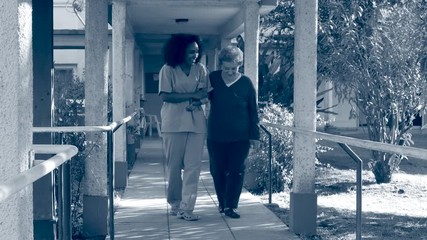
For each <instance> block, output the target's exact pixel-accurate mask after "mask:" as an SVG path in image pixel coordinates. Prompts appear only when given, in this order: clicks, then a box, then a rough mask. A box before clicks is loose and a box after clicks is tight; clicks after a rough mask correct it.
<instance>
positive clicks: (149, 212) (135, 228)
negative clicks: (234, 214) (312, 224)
mask: <svg viewBox="0 0 427 240" xmlns="http://www.w3.org/2000/svg"><path fill="white" fill-rule="evenodd" d="M141 145H142V146H141V150H140V154H139V156H138V158H137V161H136V163H135V165H134V167H133V169H132V172H131V174H130V176H129V184H128V187H127V188H126V190H125V192H124V194H123V196H122V198H121V200H120V201H118V203H117V204H118V207H117V211H116V213H115V239H133V240H134V239H143V240H160V239H161V240H166V239H173V240H178V239H183V240H184V239H186V240H187V239H203V240H216V239H218V240H219V239H221V240H228V239H230V240H232V239H239V240H258V239H259V240H264V239H266V240H267V239H268V240H274V239H286V240H287V239H299V238H298V237H297V236H296V235H295V234H293V233H291V232H290V231H289V229H288V227H287V226H286V225H284V224H283V222H282V221H280V219H278V218H277V217H276V216H275V215H274V214H273V213H272V212H271V211H270V210H268V209H267V208H266V207H265V206H264V205H263V204H262V203H260V201H259V200H258V198H256V197H255V196H252V195H251V194H250V193H248V192H247V191H244V192H243V193H242V196H241V200H240V203H239V212H240V214H241V218H240V219H230V218H228V217H226V216H224V215H221V214H219V213H218V211H217V201H216V195H215V190H214V187H213V182H212V178H211V176H210V174H209V168H208V166H209V165H208V157H207V152H206V151H205V153H204V157H203V167H202V173H201V177H200V182H199V189H198V198H197V203H196V208H195V211H194V213H195V214H197V215H200V217H201V218H200V219H199V221H195V222H187V221H185V220H182V219H177V218H176V217H173V216H169V215H168V210H169V207H168V204H167V202H166V198H165V189H166V183H165V175H164V165H163V162H164V157H163V153H162V144H161V140H160V139H159V138H155V137H147V138H145V139H144V140H143V141H142V143H141Z"/></svg>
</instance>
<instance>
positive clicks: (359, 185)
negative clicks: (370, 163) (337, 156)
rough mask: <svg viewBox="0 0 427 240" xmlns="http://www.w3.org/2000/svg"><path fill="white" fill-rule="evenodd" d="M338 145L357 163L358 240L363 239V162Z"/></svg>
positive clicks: (343, 146) (344, 146)
mask: <svg viewBox="0 0 427 240" xmlns="http://www.w3.org/2000/svg"><path fill="white" fill-rule="evenodd" d="M338 145H339V146H340V147H341V148H342V149H343V150H344V151H345V152H346V153H347V154H348V155H349V156H350V157H351V158H352V159H353V160H354V161H355V162H356V163H357V171H356V184H357V185H356V186H357V187H356V240H361V239H362V167H363V165H362V164H363V161H362V159H360V157H359V156H357V154H356V153H355V152H354V151H353V150H352V149H351V148H350V147H349V146H348V145H347V144H343V143H338Z"/></svg>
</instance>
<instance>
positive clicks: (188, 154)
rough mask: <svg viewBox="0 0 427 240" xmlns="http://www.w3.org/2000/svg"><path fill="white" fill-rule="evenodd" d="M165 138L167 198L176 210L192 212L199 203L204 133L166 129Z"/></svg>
mask: <svg viewBox="0 0 427 240" xmlns="http://www.w3.org/2000/svg"><path fill="white" fill-rule="evenodd" d="M162 138H163V147H164V151H165V156H166V169H167V180H168V187H167V201H168V203H169V204H170V205H171V207H172V209H174V210H178V209H180V210H182V211H184V212H187V213H192V212H193V210H194V206H195V205H196V198H197V185H198V183H199V177H200V169H201V165H202V154H203V145H204V141H205V134H203V133H192V132H176V133H167V132H165V133H162ZM182 170H184V171H183V174H182Z"/></svg>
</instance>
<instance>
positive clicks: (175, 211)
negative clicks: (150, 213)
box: [169, 209, 179, 216]
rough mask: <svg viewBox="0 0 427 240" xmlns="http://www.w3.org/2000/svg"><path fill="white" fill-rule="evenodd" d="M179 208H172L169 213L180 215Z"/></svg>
mask: <svg viewBox="0 0 427 240" xmlns="http://www.w3.org/2000/svg"><path fill="white" fill-rule="evenodd" d="M178 212H179V211H178V209H171V210H170V211H169V214H170V215H171V216H177V215H178Z"/></svg>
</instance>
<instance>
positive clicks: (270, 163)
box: [260, 125, 272, 204]
mask: <svg viewBox="0 0 427 240" xmlns="http://www.w3.org/2000/svg"><path fill="white" fill-rule="evenodd" d="M260 127H261V129H262V130H264V131H265V133H267V135H268V204H271V202H272V201H271V195H272V183H271V175H272V173H271V172H272V144H271V133H270V132H269V131H268V130H267V128H265V127H264V126H263V125H260Z"/></svg>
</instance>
